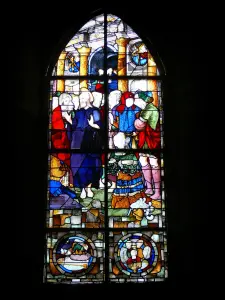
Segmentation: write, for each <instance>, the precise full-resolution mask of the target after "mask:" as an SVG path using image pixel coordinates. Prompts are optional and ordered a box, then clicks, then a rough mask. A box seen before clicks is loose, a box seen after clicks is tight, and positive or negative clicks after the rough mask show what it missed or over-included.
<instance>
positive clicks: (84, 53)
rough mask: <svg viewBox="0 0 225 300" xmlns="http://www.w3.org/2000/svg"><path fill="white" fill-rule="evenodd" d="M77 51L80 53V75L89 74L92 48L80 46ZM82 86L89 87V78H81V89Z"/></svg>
mask: <svg viewBox="0 0 225 300" xmlns="http://www.w3.org/2000/svg"><path fill="white" fill-rule="evenodd" d="M77 51H78V52H79V54H80V76H86V75H88V57H89V54H90V52H91V48H89V47H85V46H83V47H81V48H78V49H77ZM81 88H86V89H87V88H88V80H87V79H84V80H82V79H81V80H80V89H81Z"/></svg>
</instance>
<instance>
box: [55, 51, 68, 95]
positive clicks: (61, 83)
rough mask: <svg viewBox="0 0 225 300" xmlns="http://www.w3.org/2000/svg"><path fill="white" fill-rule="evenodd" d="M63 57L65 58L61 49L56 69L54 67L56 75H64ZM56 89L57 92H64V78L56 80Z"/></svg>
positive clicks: (64, 53)
mask: <svg viewBox="0 0 225 300" xmlns="http://www.w3.org/2000/svg"><path fill="white" fill-rule="evenodd" d="M65 58H66V52H64V51H63V52H62V53H61V54H60V56H59V59H58V62H57V69H56V75H57V76H63V75H64V68H65ZM57 91H58V92H64V91H65V80H63V79H59V80H57Z"/></svg>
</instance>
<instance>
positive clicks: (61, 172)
mask: <svg viewBox="0 0 225 300" xmlns="http://www.w3.org/2000/svg"><path fill="white" fill-rule="evenodd" d="M104 173H105V172H104V155H103V154H102V155H101V154H99V153H97V154H94V153H85V154H84V153H61V152H60V153H52V154H51V155H50V156H49V184H48V202H47V227H54V228H56V227H62V228H79V227H82V228H101V227H103V225H104V184H103V182H104V180H105V178H104Z"/></svg>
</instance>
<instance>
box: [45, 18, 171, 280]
mask: <svg viewBox="0 0 225 300" xmlns="http://www.w3.org/2000/svg"><path fill="white" fill-rule="evenodd" d="M149 50H150V51H151V49H148V45H147V43H145V42H143V40H142V39H141V38H140V37H139V36H138V35H137V34H136V33H135V32H134V31H133V29H132V28H131V27H130V26H128V25H127V24H126V23H124V22H123V20H121V19H120V18H119V17H117V16H115V15H112V14H106V13H104V14H101V15H98V16H96V17H94V18H92V19H91V20H90V21H89V22H87V23H86V24H85V25H84V26H83V27H81V28H80V30H79V31H78V32H77V33H76V34H75V35H74V36H73V37H72V38H71V39H70V41H69V42H68V43H67V45H66V46H65V47H64V49H63V50H62V52H61V53H60V55H59V57H58V60H57V62H56V63H55V66H54V68H53V70H52V73H51V80H50V93H49V144H48V152H49V156H48V166H49V167H48V191H47V208H46V255H45V267H44V281H45V282H47V283H71V284H82V283H92V284H93V283H104V282H116V283H126V282H140V283H141V282H150V281H164V280H165V278H167V276H168V273H167V272H168V271H167V235H166V211H165V200H166V199H165V190H164V158H163V148H164V140H163V102H162V84H163V82H162V75H163V72H162V71H160V68H159V63H158V62H157V57H153V56H152V54H151V52H150V51H149Z"/></svg>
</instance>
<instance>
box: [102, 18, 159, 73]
mask: <svg viewBox="0 0 225 300" xmlns="http://www.w3.org/2000/svg"><path fill="white" fill-rule="evenodd" d="M107 50H108V52H107V62H108V73H109V75H114V74H117V75H118V76H126V75H128V76H129V75H130V76H156V75H159V72H158V69H157V66H156V63H155V61H154V59H153V57H152V55H151V53H150V52H149V51H148V49H147V47H146V45H145V44H144V42H143V41H142V40H141V38H140V37H139V36H138V35H137V34H136V33H135V32H134V31H133V29H132V28H131V27H130V26H128V25H127V24H126V23H124V22H123V21H122V20H121V19H120V18H118V17H116V16H114V15H111V14H109V15H107Z"/></svg>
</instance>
